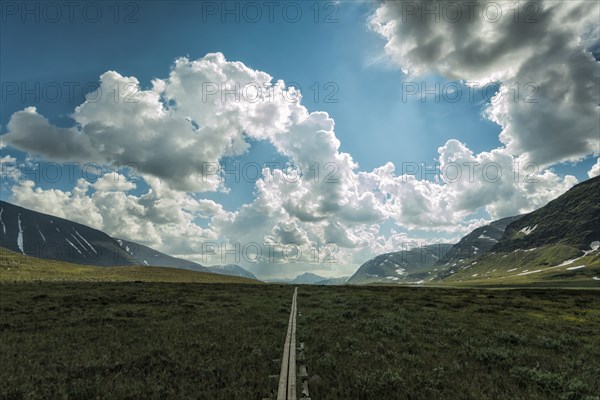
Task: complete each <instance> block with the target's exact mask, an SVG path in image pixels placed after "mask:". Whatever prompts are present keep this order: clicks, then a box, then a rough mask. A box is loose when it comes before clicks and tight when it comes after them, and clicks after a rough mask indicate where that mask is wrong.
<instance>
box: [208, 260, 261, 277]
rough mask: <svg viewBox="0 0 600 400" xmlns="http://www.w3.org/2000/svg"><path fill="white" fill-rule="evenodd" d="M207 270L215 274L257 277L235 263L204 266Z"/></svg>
mask: <svg viewBox="0 0 600 400" xmlns="http://www.w3.org/2000/svg"><path fill="white" fill-rule="evenodd" d="M206 268H208V270H209V271H210V272H212V273H215V274H221V275H230V276H241V277H244V278H248V279H257V280H258V278H257V277H256V276H255V275H254V274H253V273H252V272H250V271H248V270H247V269H245V268H242V267H240V266H239V265H237V264H227V265H213V266H210V267H206Z"/></svg>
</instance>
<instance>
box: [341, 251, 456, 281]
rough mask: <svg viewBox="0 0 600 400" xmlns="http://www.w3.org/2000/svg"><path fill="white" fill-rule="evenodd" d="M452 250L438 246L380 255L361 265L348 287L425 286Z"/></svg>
mask: <svg viewBox="0 0 600 400" xmlns="http://www.w3.org/2000/svg"><path fill="white" fill-rule="evenodd" d="M452 246H453V245H452V244H448V243H439V244H433V245H427V246H422V247H419V248H414V249H410V250H402V251H397V252H393V253H386V254H382V255H379V256H377V257H375V258H372V259H370V260H369V261H367V262H366V263H364V264H363V265H361V266H360V268H358V270H357V271H356V272H355V273H354V275H352V276H351V277H350V279H348V281H347V282H346V283H347V284H350V285H353V284H354V285H356V284H366V283H422V281H424V280H429V279H431V278H433V276H435V272H436V271H437V269H434V268H433V266H434V264H435V263H436V262H437V261H438V260H440V259H441V258H443V257H444V256H445V255H446V253H447V252H448V251H449V250H450V249H451V248H452Z"/></svg>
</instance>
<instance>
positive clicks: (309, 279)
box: [291, 272, 327, 285]
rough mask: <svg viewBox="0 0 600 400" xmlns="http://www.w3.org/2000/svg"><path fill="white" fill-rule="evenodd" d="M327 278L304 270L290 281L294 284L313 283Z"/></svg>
mask: <svg viewBox="0 0 600 400" xmlns="http://www.w3.org/2000/svg"><path fill="white" fill-rule="evenodd" d="M325 279H327V278H324V277H322V276H319V275H317V274H313V273H312V272H305V273H303V274H301V275H298V276H296V278H295V279H294V280H293V281H292V282H291V283H292V284H295V285H314V284H315V283H317V282H320V281H323V280H325Z"/></svg>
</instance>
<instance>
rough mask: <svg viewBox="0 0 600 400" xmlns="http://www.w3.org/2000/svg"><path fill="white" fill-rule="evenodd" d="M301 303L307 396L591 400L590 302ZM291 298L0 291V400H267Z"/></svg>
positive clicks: (483, 294) (141, 288)
mask: <svg viewBox="0 0 600 400" xmlns="http://www.w3.org/2000/svg"><path fill="white" fill-rule="evenodd" d="M298 292H299V295H298V310H299V312H300V315H299V316H298V337H297V341H298V342H304V344H305V347H306V354H305V358H306V363H307V367H308V373H309V377H310V382H311V384H310V392H311V397H312V398H313V399H320V400H327V399H335V400H338V399H359V400H370V399H373V400H382V399H411V400H435V399H444V400H446V399H463V400H466V399H473V400H486V399H490V400H492V399H493V400H503V399H506V400H509V399H510V400H530V399H533V400H536V399H548V400H550V399H552V400H555V399H559V400H560V399H585V400H598V399H599V397H598V393H600V386H599V385H598V380H597V377H598V373H597V371H599V370H600V336H599V335H598V332H600V291H596V290H575V289H571V290H562V289H512V290H503V289H495V290H484V289H445V288H410V287H360V286H359V287H356V286H347V287H322V286H301V287H300V288H299V291H298ZM292 293H293V287H292V286H287V285H247V284H244V285H242V284H194V283H135V282H17V283H14V282H12V283H8V282H4V283H0V311H1V314H0V365H1V366H2V368H0V399H27V400H33V399H85V400H91V399H102V400H113V399H161V400H163V399H177V400H179V399H211V400H216V399H224V400H225V399H226V400H236V399H240V400H248V399H263V398H269V397H271V398H273V396H274V394H275V391H276V388H277V379H276V378H272V377H269V375H273V374H278V373H279V367H278V365H277V363H274V362H273V360H279V359H280V358H281V354H282V347H283V342H284V339H285V333H286V327H287V320H288V317H289V307H290V305H291V299H292Z"/></svg>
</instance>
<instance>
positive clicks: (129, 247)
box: [113, 238, 230, 275]
mask: <svg viewBox="0 0 600 400" xmlns="http://www.w3.org/2000/svg"><path fill="white" fill-rule="evenodd" d="M113 239H114V240H115V241H116V242H117V243H118V244H119V246H120V247H121V248H122V249H123V250H125V251H126V252H127V253H128V254H129V255H130V256H131V257H132V258H134V259H135V260H136V261H137V263H138V264H140V265H151V266H157V267H171V268H181V269H190V270H192V271H198V272H213V273H214V271H212V270H211V269H209V268H207V267H204V266H202V265H200V264H198V263H195V262H193V261H188V260H184V259H182V258H177V257H172V256H169V255H167V254H164V253H161V252H160V251H157V250H154V249H153V248H151V247H148V246H144V245H142V244H139V243H135V242H131V241H129V240H125V239H119V238H113ZM226 275H230V274H226Z"/></svg>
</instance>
